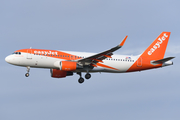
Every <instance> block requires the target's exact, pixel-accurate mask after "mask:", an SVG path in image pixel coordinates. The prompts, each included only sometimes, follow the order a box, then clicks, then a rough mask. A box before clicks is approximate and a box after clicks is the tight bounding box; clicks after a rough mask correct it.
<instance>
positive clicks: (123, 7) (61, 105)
mask: <svg viewBox="0 0 180 120" xmlns="http://www.w3.org/2000/svg"><path fill="white" fill-rule="evenodd" d="M179 5H180V1H178V0H171V1H169V0H151V1H144V0H136V1H132V0H113V1H107V0H99V1H96V0H51V1H49V0H39V1H37V0H16V1H14V0H1V1H0V16H1V19H0V50H1V56H0V66H1V67H0V71H1V73H0V74H1V75H0V119H1V120H12V119H17V120H32V119H34V120H39V119H43V120H50V119H51V120H59V119H62V120H72V119H77V120H92V119H104V120H109V119H123V120H132V119H133V120H144V119H145V120H152V119H153V120H162V119H163V120H179V119H180V114H179V111H180V104H179V101H180V97H179V96H180V94H179V91H180V87H179V86H180V81H179V79H178V78H179V77H180V74H179V66H180V63H179V61H180V59H179V57H180V55H179V54H180V41H179V39H180V36H179V31H180V25H179V21H180V17H179V14H180V8H179ZM162 31H169V32H172V33H171V37H170V40H169V44H168V47H167V52H166V55H165V57H169V56H175V57H176V58H175V59H174V60H173V61H174V65H173V66H169V67H165V68H159V69H154V70H148V71H143V72H135V73H125V74H108V73H101V74H99V73H94V74H92V78H91V79H90V80H87V81H85V83H84V84H82V85H80V84H79V83H78V82H77V80H78V78H79V76H78V75H76V74H75V75H74V76H73V77H67V78H63V79H54V78H51V77H50V73H49V70H48V69H33V68H32V69H31V71H30V77H29V78H25V76H24V74H25V73H26V68H23V67H17V66H12V65H9V64H7V63H6V62H5V61H4V58H5V57H6V56H7V55H9V54H11V53H12V52H14V51H15V50H18V49H23V48H29V47H33V48H39V49H58V50H70V51H85V52H102V51H104V50H107V49H109V48H111V47H114V46H116V45H117V44H119V43H120V41H121V40H122V39H123V38H124V37H125V36H126V35H128V36H129V37H128V39H127V41H126V43H125V45H124V46H123V48H121V49H120V50H118V51H117V52H116V54H130V55H131V54H134V55H136V54H140V53H141V52H143V50H145V49H146V48H147V47H148V46H149V45H150V44H151V43H152V42H153V40H154V39H155V38H156V37H157V36H158V35H159V34H160V33H161V32H162ZM83 75H84V74H83Z"/></svg>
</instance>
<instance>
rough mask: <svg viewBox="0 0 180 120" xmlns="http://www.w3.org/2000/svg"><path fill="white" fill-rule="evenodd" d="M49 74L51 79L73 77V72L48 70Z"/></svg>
mask: <svg viewBox="0 0 180 120" xmlns="http://www.w3.org/2000/svg"><path fill="white" fill-rule="evenodd" d="M50 72H51V77H53V78H64V77H66V76H71V75H73V72H69V71H62V70H59V69H50Z"/></svg>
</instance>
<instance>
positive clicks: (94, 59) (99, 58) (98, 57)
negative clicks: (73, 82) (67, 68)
mask: <svg viewBox="0 0 180 120" xmlns="http://www.w3.org/2000/svg"><path fill="white" fill-rule="evenodd" d="M127 37H128V36H126V37H125V38H124V39H123V41H122V42H121V43H120V44H119V45H117V46H116V47H113V48H111V49H109V50H106V51H104V52H101V53H98V54H95V55H93V56H90V57H87V58H83V59H80V60H77V62H78V64H79V65H81V66H86V65H91V66H94V67H96V64H97V63H98V62H103V60H104V59H106V58H111V56H112V55H113V52H114V51H116V50H118V49H119V48H121V47H122V46H123V45H124V43H125V41H126V39H127Z"/></svg>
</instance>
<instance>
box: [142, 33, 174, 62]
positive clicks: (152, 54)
mask: <svg viewBox="0 0 180 120" xmlns="http://www.w3.org/2000/svg"><path fill="white" fill-rule="evenodd" d="M170 34H171V33H170V32H162V33H161V34H160V35H159V36H158V37H157V38H156V39H155V40H154V42H153V43H152V44H151V45H150V46H149V47H148V48H147V49H146V50H145V51H144V52H143V54H142V55H141V57H142V58H144V57H145V58H149V59H152V60H159V59H163V58H164V54H165V51H166V47H167V44H168V41H169V37H170Z"/></svg>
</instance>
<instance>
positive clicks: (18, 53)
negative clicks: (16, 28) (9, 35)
mask: <svg viewBox="0 0 180 120" xmlns="http://www.w3.org/2000/svg"><path fill="white" fill-rule="evenodd" d="M12 54H16V55H21V52H14V53H12Z"/></svg>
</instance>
